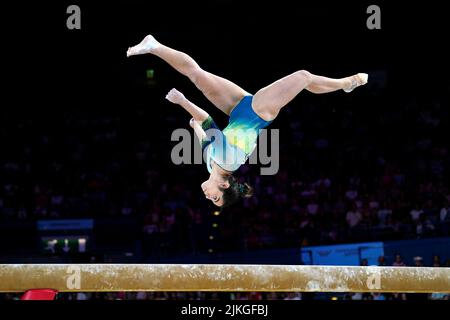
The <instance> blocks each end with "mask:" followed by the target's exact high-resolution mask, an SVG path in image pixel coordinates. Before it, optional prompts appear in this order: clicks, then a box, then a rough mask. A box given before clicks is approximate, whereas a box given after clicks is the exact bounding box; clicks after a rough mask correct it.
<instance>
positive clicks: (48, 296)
mask: <svg viewBox="0 0 450 320" xmlns="http://www.w3.org/2000/svg"><path fill="white" fill-rule="evenodd" d="M57 293H58V290H53V289H32V290H27V291H25V293H24V294H23V296H22V297H21V298H20V300H55V297H56V294H57Z"/></svg>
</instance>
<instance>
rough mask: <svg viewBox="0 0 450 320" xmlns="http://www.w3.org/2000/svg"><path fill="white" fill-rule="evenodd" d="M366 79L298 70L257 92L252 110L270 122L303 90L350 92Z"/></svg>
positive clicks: (361, 75)
mask: <svg viewBox="0 0 450 320" xmlns="http://www.w3.org/2000/svg"><path fill="white" fill-rule="evenodd" d="M367 78H368V75H367V74H365V73H358V74H356V75H353V76H350V77H346V78H341V79H332V78H327V77H322V76H317V75H314V74H312V73H310V72H308V71H306V70H300V71H297V72H294V73H292V74H290V75H288V76H286V77H284V78H282V79H280V80H278V81H275V82H274V83H272V84H270V85H269V86H267V87H265V88H263V89H261V90H259V91H258V92H257V93H256V94H255V96H254V98H253V109H254V110H255V112H256V113H257V114H258V115H260V116H261V117H262V118H263V119H264V120H267V121H270V120H273V119H275V118H276V116H277V115H278V113H279V111H280V110H281V108H283V107H284V106H285V105H286V104H288V103H289V102H290V101H291V100H292V99H294V97H295V96H296V95H297V94H299V93H300V92H301V91H302V90H303V89H306V90H308V91H310V92H313V93H317V94H320V93H327V92H333V91H337V90H344V91H346V92H350V91H352V90H353V89H355V88H356V87H358V86H361V85H364V84H366V83H367Z"/></svg>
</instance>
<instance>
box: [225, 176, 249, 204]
mask: <svg viewBox="0 0 450 320" xmlns="http://www.w3.org/2000/svg"><path fill="white" fill-rule="evenodd" d="M228 183H229V184H230V187H229V188H226V189H221V190H222V191H223V196H222V199H223V205H222V206H221V208H222V209H223V208H226V207H229V206H231V205H232V204H234V203H236V202H237V201H238V200H240V199H243V198H250V197H251V196H252V195H253V188H252V187H250V186H249V185H248V184H247V183H238V182H237V180H236V178H235V177H233V176H230V177H229V178H228Z"/></svg>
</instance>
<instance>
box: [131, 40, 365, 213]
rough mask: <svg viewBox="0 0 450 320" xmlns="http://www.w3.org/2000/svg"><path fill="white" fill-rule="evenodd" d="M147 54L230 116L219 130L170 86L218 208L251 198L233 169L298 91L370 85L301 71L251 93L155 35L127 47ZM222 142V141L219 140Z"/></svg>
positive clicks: (360, 77) (134, 52)
mask: <svg viewBox="0 0 450 320" xmlns="http://www.w3.org/2000/svg"><path fill="white" fill-rule="evenodd" d="M149 53H150V54H153V55H155V56H158V57H160V58H161V59H163V60H164V61H166V62H167V63H168V64H169V65H171V66H172V67H173V68H175V69H176V70H177V71H178V72H180V73H181V74H183V75H185V76H187V77H188V78H189V79H190V80H191V81H192V82H193V83H194V84H195V86H196V87H197V88H198V89H199V90H200V91H201V92H202V93H203V94H204V95H205V96H206V98H207V99H208V100H209V101H211V103H212V104H214V105H215V106H216V107H217V108H219V109H220V110H221V111H223V112H224V113H226V114H227V115H228V116H229V123H228V126H227V127H226V128H225V129H224V130H223V131H220V129H219V128H218V127H217V126H216V124H215V123H214V121H213V119H212V118H211V117H210V116H209V114H208V113H207V112H206V111H204V110H203V109H201V108H199V107H198V106H196V105H195V104H193V103H192V102H190V101H189V100H188V99H187V98H185V96H184V95H183V94H182V93H181V92H179V91H178V90H176V89H172V90H171V91H170V92H169V93H168V94H167V96H166V98H167V99H168V100H169V101H170V102H172V103H175V104H179V105H180V106H181V107H183V108H184V109H185V110H186V111H187V112H189V113H190V114H191V116H192V119H191V121H190V122H189V124H190V126H191V127H192V128H193V129H194V131H195V133H196V135H197V137H198V138H199V140H200V142H201V144H202V149H203V150H204V151H205V155H206V167H207V169H208V171H209V173H210V176H209V179H208V180H207V181H205V182H203V183H202V184H201V188H202V190H203V193H204V194H205V196H206V198H207V199H209V200H211V201H212V202H213V203H214V204H215V205H216V206H219V207H226V206H229V205H231V204H232V203H234V202H236V201H237V200H239V199H240V198H244V197H249V196H251V193H252V189H251V187H250V186H249V185H248V184H240V183H238V182H237V180H236V179H235V178H234V177H233V173H234V172H235V171H236V170H237V169H238V168H239V167H240V166H241V165H242V164H244V163H245V162H246V161H247V159H248V157H249V155H250V154H251V153H252V151H253V150H254V148H255V147H256V142H257V138H258V135H259V132H260V130H261V129H263V128H266V127H267V126H268V125H269V124H270V123H271V122H272V121H273V120H274V119H275V118H276V117H277V115H278V113H279V112H280V110H281V109H282V108H283V107H284V106H285V105H287V104H288V103H289V102H290V101H291V100H292V99H293V98H294V97H295V96H296V95H297V94H298V93H300V91H302V90H303V89H306V90H308V91H310V92H313V93H317V94H320V93H327V92H333V91H337V90H341V89H342V90H344V91H345V92H350V91H352V90H353V89H355V88H356V87H358V86H361V85H364V84H366V83H367V79H368V75H367V74H366V73H358V74H355V75H353V76H349V77H345V78H341V79H332V78H327V77H322V76H318V75H314V74H312V73H310V72H308V71H306V70H299V71H297V72H294V73H292V74H290V75H288V76H286V77H284V78H282V79H280V80H278V81H275V82H274V83H272V84H270V85H269V86H267V87H265V88H262V89H260V90H259V91H258V92H256V93H255V94H254V95H253V94H250V93H248V92H247V91H245V90H243V89H242V88H240V87H239V86H237V85H236V84H234V83H232V82H231V81H229V80H227V79H224V78H221V77H219V76H217V75H214V74H212V73H210V72H208V71H205V70H203V69H202V68H201V67H200V66H199V65H198V64H197V63H196V62H195V61H194V60H193V59H192V58H191V57H190V56H188V55H187V54H185V53H183V52H180V51H177V50H174V49H172V48H169V47H168V46H165V45H164V44H162V43H160V42H158V41H157V40H156V39H155V38H154V37H153V36H152V35H148V36H146V37H145V38H144V40H142V42H141V43H139V44H137V45H135V46H133V47H131V48H129V49H128V51H127V56H128V57H129V56H133V55H140V54H149ZM217 131H218V132H219V133H220V135H219V136H217V135H214V138H215V139H212V138H211V133H209V132H217ZM242 132H244V133H245V134H242ZM217 138H219V139H217ZM212 140H214V142H212ZM220 140H222V143H216V141H220ZM230 155H233V156H230Z"/></svg>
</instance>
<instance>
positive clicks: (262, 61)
mask: <svg viewBox="0 0 450 320" xmlns="http://www.w3.org/2000/svg"><path fill="white" fill-rule="evenodd" d="M71 4H77V5H79V6H80V7H81V25H82V26H81V30H68V29H67V27H66V19H67V17H68V15H67V14H66V8H67V6H68V5H71ZM370 4H377V5H379V6H380V7H381V24H382V28H381V30H368V29H367V28H366V19H367V17H368V14H367V13H366V8H367V7H368V5H370ZM446 18H447V14H446V10H445V9H444V7H443V5H441V4H439V3H438V2H437V1H436V2H430V1H428V2H426V3H424V2H419V3H418V2H412V1H401V2H398V1H396V3H395V4H394V3H392V2H380V1H377V2H372V1H370V2H368V1H358V2H356V1H355V2H351V1H339V2H332V1H327V2H322V1H320V2H319V1H273V2H266V3H262V2H240V1H225V0H221V1H209V2H206V3H197V2H192V3H191V2H172V1H165V2H164V1H162V2H161V1H160V2H156V1H114V2H110V1H33V2H18V3H14V4H8V5H5V6H4V7H3V9H2V25H3V27H2V44H3V45H2V47H3V50H2V51H3V53H4V58H3V59H2V65H3V67H2V78H3V84H2V87H3V88H2V89H3V90H2V95H3V102H2V108H0V124H1V130H2V140H1V148H2V151H1V157H2V161H3V162H2V163H6V162H8V161H10V160H16V159H20V158H21V157H22V154H23V149H24V148H25V147H26V146H27V145H32V144H33V143H35V142H36V141H37V139H40V138H42V137H47V138H48V137H50V138H49V139H50V141H51V148H50V149H51V150H50V149H48V148H47V147H39V148H37V149H35V150H34V153H33V159H32V161H33V162H34V164H35V168H38V169H37V170H35V172H34V174H33V176H32V177H26V178H24V179H22V180H20V181H21V182H20V183H19V184H18V185H19V188H22V189H23V190H28V191H26V192H25V193H24V195H23V197H22V198H19V199H16V200H15V201H17V202H16V203H15V204H14V205H15V208H16V209H17V208H18V207H20V206H23V205H25V206H26V207H30V208H32V207H33V203H32V201H33V200H31V199H30V196H29V195H30V190H32V188H33V186H34V183H36V182H39V183H43V184H46V183H47V182H48V181H50V180H51V179H53V178H51V177H50V176H49V174H48V172H47V171H46V170H45V169H42V170H40V169H39V168H46V166H47V165H49V164H51V163H52V161H59V162H62V163H66V161H67V158H68V157H69V156H68V155H70V154H71V153H72V152H74V151H76V150H75V149H73V147H72V145H71V144H67V141H68V140H65V139H63V138H62V137H73V139H81V140H82V139H89V138H91V137H92V136H93V135H94V133H95V131H96V130H102V123H101V119H102V117H104V116H107V117H111V118H113V119H119V120H118V121H119V122H120V125H117V127H116V128H115V129H116V130H118V132H119V139H118V140H119V142H117V143H118V144H117V145H107V144H102V143H99V144H91V145H88V149H87V150H85V151H86V152H84V155H85V158H84V159H83V160H82V161H81V162H73V163H70V164H67V167H68V172H69V173H70V174H71V176H76V175H77V174H78V175H80V176H81V175H82V174H83V172H82V171H83V170H84V169H85V168H88V169H86V170H87V171H89V170H91V171H95V170H100V169H99V168H102V166H104V165H105V163H107V162H108V161H109V160H111V159H112V158H114V159H115V158H117V159H120V161H121V162H122V164H123V165H124V167H126V169H125V171H124V173H123V174H124V175H125V176H126V178H124V179H125V180H133V179H134V180H136V181H138V180H142V179H143V178H142V177H143V176H142V172H144V171H145V169H147V168H150V169H152V168H153V169H154V170H157V171H158V172H159V176H158V179H157V180H154V181H153V182H154V183H153V184H154V185H153V188H155V189H158V188H159V187H160V186H162V184H163V183H164V182H167V183H168V184H169V185H170V184H172V183H173V184H174V185H177V183H179V182H180V181H182V182H183V183H187V185H182V186H181V187H180V186H176V187H175V189H176V188H177V187H179V188H181V189H179V190H178V191H176V190H172V191H173V192H172V193H171V194H170V193H169V195H165V196H166V197H169V198H170V197H173V198H177V197H179V196H180V194H181V197H182V196H183V193H190V196H191V197H192V199H195V198H196V197H197V196H198V200H192V201H193V202H190V203H188V206H194V207H198V208H202V209H201V212H202V214H205V215H206V214H207V213H209V212H211V210H213V209H214V208H212V207H209V206H208V204H207V203H205V202H204V199H201V198H202V195H201V193H200V188H199V184H200V183H201V182H202V181H203V180H205V179H206V177H207V173H206V170H204V168H203V167H201V166H199V165H196V166H192V167H190V168H188V167H187V166H179V167H175V166H173V165H172V164H171V162H170V147H171V144H170V143H169V139H170V134H171V132H172V130H173V129H175V128H179V127H185V128H187V127H188V126H187V122H188V120H189V117H188V116H187V115H186V114H185V113H183V111H182V110H179V109H177V108H175V107H174V106H173V105H171V104H169V103H168V102H167V101H165V100H164V96H165V94H166V93H167V92H168V90H170V89H171V88H172V87H177V88H178V89H180V90H181V91H183V92H184V93H185V94H186V95H187V96H189V97H190V98H191V99H192V100H193V101H194V102H196V103H197V104H199V105H200V106H202V107H204V108H205V109H206V110H207V111H208V112H209V113H210V114H211V115H212V116H213V117H214V119H215V120H216V122H217V123H218V124H220V125H221V126H224V125H226V118H225V117H224V116H223V115H221V114H220V113H219V112H218V111H217V110H215V109H214V108H213V107H212V105H211V104H210V103H209V102H208V101H207V100H206V99H205V98H204V97H203V96H202V95H201V93H200V92H199V91H198V90H197V89H196V88H195V87H194V86H193V85H192V84H191V83H190V82H189V81H188V80H187V79H185V78H184V77H182V76H181V75H179V74H178V73H177V72H175V71H174V70H173V69H171V68H170V67H169V66H168V65H166V64H165V63H164V62H162V61H161V60H159V59H157V58H156V57H152V56H139V57H132V58H127V57H126V50H127V48H128V47H129V46H131V45H134V44H136V43H138V42H140V41H141V39H142V38H143V37H144V36H145V35H146V34H148V33H152V34H154V35H155V36H156V37H157V39H159V40H160V41H161V42H164V43H166V44H167V45H169V46H173V47H175V48H177V49H179V50H182V51H185V52H187V53H188V54H190V55H191V56H193V57H194V58H195V59H196V60H197V61H198V62H199V64H200V65H201V66H202V67H203V68H204V69H206V70H208V71H210V72H213V73H216V74H218V75H221V76H223V77H225V78H228V79H230V80H232V81H234V82H235V83H237V84H238V85H240V86H241V87H243V88H244V89H246V90H248V91H249V92H252V93H255V92H256V91H257V90H258V89H260V88H261V87H263V86H266V85H268V84H270V83H271V82H273V81H275V80H277V79H279V78H281V77H283V76H285V75H287V74H289V73H291V72H294V71H296V70H299V69H307V70H309V71H311V72H313V73H316V74H321V75H325V76H330V77H343V76H347V75H350V74H354V73H357V72H368V73H369V75H370V78H369V79H370V82H369V84H368V85H367V90H365V91H364V90H356V91H355V92H354V93H352V94H351V95H344V94H342V93H341V92H340V93H332V94H329V95H320V96H316V95H312V94H310V93H307V92H305V93H302V94H301V95H300V96H299V97H297V98H296V99H294V101H293V102H292V105H291V106H290V107H289V110H290V111H289V112H287V111H286V112H284V113H281V114H280V116H279V118H278V119H277V120H276V121H275V122H274V124H273V127H274V128H280V129H282V131H281V139H282V140H283V139H284V138H285V139H286V140H285V146H284V149H282V152H283V154H284V158H283V157H282V159H281V164H280V166H281V167H282V168H284V170H287V171H286V172H284V175H280V176H287V177H288V178H287V181H289V180H291V181H293V179H295V178H296V177H297V175H299V174H309V172H308V171H311V172H310V175H311V176H313V177H318V176H320V175H321V174H325V175H326V174H328V173H330V172H333V170H334V169H333V167H335V164H336V163H337V162H338V161H342V159H340V160H339V159H335V157H336V158H337V157H338V156H337V154H336V153H331V154H328V155H327V158H326V160H327V161H323V162H321V163H323V165H321V166H322V167H321V168H322V170H323V172H322V173H321V172H318V171H314V169H313V168H312V167H310V166H309V165H308V164H307V165H303V166H302V165H300V164H299V163H300V162H301V161H303V159H308V154H307V153H304V152H303V150H302V149H301V148H300V149H296V148H293V147H290V143H291V142H292V141H291V140H289V139H288V138H286V136H288V135H289V134H288V132H289V126H290V123H291V120H292V119H301V121H304V122H305V123H307V122H308V121H309V120H308V114H309V113H308V112H309V111H308V112H307V111H304V109H302V106H303V105H309V106H310V104H311V103H313V104H315V105H316V106H318V108H320V110H321V111H320V112H323V113H324V118H323V119H325V120H324V121H325V122H324V124H322V127H320V128H319V133H317V135H326V136H328V137H335V138H336V139H337V140H336V141H337V142H336V145H337V149H342V148H344V147H343V145H344V144H343V143H342V141H344V140H345V139H352V137H353V136H352V135H351V134H348V133H347V132H345V131H340V130H339V129H338V128H337V127H336V126H335V124H336V123H337V122H339V121H340V120H342V119H343V117H345V116H346V115H348V114H351V117H352V123H353V124H355V126H356V127H357V129H358V130H360V132H364V138H361V141H359V143H361V145H365V144H371V143H372V144H374V145H377V146H382V147H381V151H380V153H382V154H383V155H384V156H385V157H386V158H388V159H390V160H392V162H394V163H395V162H399V163H400V164H399V165H400V167H401V166H402V165H403V163H408V158H402V157H403V156H402V153H401V152H400V151H399V150H400V149H399V147H400V146H402V144H403V143H405V144H406V141H408V139H409V138H410V137H411V132H413V131H414V132H416V133H417V132H419V135H420V133H424V131H423V130H422V128H417V126H416V122H414V121H413V119H409V118H408V117H407V116H408V109H406V110H403V111H402V112H403V113H402V112H400V113H396V110H397V109H398V108H399V106H400V105H404V104H408V103H412V105H414V106H416V107H415V109H414V111H417V110H418V111H417V112H419V111H421V110H422V109H423V110H426V109H427V108H432V105H435V104H440V105H441V106H442V105H443V106H444V107H442V108H441V109H440V110H441V111H442V114H444V115H445V114H447V115H448V112H447V113H446V110H447V109H446V108H445V106H448V93H449V83H450V82H449V80H448V76H447V71H448V66H449V63H448V56H449V49H448V47H447V43H446V42H447V41H446V39H447V38H448V29H449V28H448V23H447V22H446V21H447V19H446ZM147 69H154V70H155V81H156V82H155V85H153V86H149V85H148V82H147V80H146V70H147ZM355 106H357V107H355ZM306 109H307V108H305V110H306ZM307 110H309V109H307ZM390 112H393V113H394V116H393V117H391V118H389V117H387V118H386V119H388V120H386V121H385V120H384V118H383V117H384V116H385V115H386V114H389V113H390ZM320 117H321V116H320V115H316V116H315V118H311V119H312V121H315V120H317V119H319V118H320ZM97 118H98V119H100V120H99V122H97V124H96V122H95V121H94V120H93V121H94V124H93V125H92V126H88V127H87V129H86V128H85V127H83V126H76V125H74V126H70V125H67V123H69V122H70V121H69V122H68V119H69V120H70V119H97ZM441 121H442V123H441V125H440V128H439V130H435V131H433V132H432V133H430V134H431V136H432V139H433V141H434V142H435V143H436V144H437V145H440V146H448V141H447V140H448V136H449V135H448V133H449V129H448V128H449V126H448V124H449V122H448V118H445V117H444V118H442V119H441ZM380 123H383V126H382V127H380ZM28 124H30V125H29V126H28ZM24 128H25V129H24ZM361 128H362V129H361ZM307 130H308V129H307ZM361 130H362V131H361ZM311 132H312V131H311ZM424 134H425V135H426V136H430V134H429V133H428V132H425V133H424ZM47 138H45V139H47ZM341 138H342V139H344V140H342V141H341V140H339V139H341ZM69 140H70V139H69ZM144 140H145V141H147V142H150V156H149V157H150V158H151V160H149V161H148V162H146V163H144V164H143V167H142V168H141V167H139V169H143V170H144V171H142V170H141V171H139V170H138V169H137V168H136V167H135V165H134V164H133V162H132V160H133V159H134V156H135V155H134V152H135V148H136V147H137V146H139V143H140V142H141V141H144ZM357 140H358V139H356V140H355V141H357ZM46 148H47V149H46ZM356 153H358V151H356ZM286 157H287V158H288V159H286ZM55 159H56V160H55ZM305 161H306V160H305ZM309 161H310V162H311V163H314V159H312V160H311V159H309ZM402 161H403V162H402ZM127 164H128V165H127ZM366 164H367V167H364V166H365V165H366ZM67 167H66V169H67ZM353 167H354V164H353V163H352V162H347V164H346V168H347V169H348V171H343V172H342V175H343V176H344V177H345V175H346V174H347V173H350V172H351V171H352V168H353ZM299 168H302V169H303V172H298V171H300V170H299ZM361 168H362V169H361ZM355 170H356V171H358V172H359V173H360V174H361V175H362V176H364V174H366V173H370V172H372V167H371V163H362V162H359V167H358V169H355ZM319 171H320V170H319ZM255 172H256V171H255ZM305 172H306V173H305ZM446 178H448V173H447V175H446V176H445V177H444V178H443V179H444V180H445V179H446ZM1 179H2V180H3V181H6V180H7V179H9V178H8V177H7V176H6V174H5V173H2V176H1ZM262 179H263V180H264V181H266V183H268V184H270V183H271V182H270V181H272V180H270V179H272V177H264V178H262ZM273 179H276V178H273ZM125 180H120V179H119V180H118V181H116V182H115V183H114V192H113V193H112V195H111V199H112V200H111V201H112V202H114V201H115V200H117V201H119V202H120V201H122V199H126V198H127V194H129V193H130V192H131V191H130V189H127V188H128V187H127V186H128V184H127V182H126V181H125ZM413 180H414V179H413ZM416 182H417V181H416ZM416 182H413V184H414V183H416ZM441 182H442V181H441ZM417 183H418V182H417ZM69 185H72V182H70V181H69ZM74 188H75V189H76V186H75V187H74ZM80 188H81V187H80ZM161 188H162V187H161ZM183 188H184V189H183ZM80 190H82V188H81V189H80ZM27 192H28V193H27ZM80 192H81V191H80ZM152 197H155V196H153V195H152ZM156 197H158V196H156ZM261 198H264V197H263V196H261ZM410 200H413V199H412V198H411V199H410ZM123 201H124V202H126V200H123ZM190 201H191V200H190ZM29 210H30V211H32V210H33V209H29ZM102 210H103V209H102ZM236 210H238V209H236ZM258 210H259V209H258ZM104 214H105V213H104V211H101V212H100V211H96V210H95V207H94V208H91V211H89V212H87V213H85V214H84V217H94V218H95V217H98V216H102V215H104ZM69 216H70V214H69ZM75 216H76V215H75ZM28 218H29V219H28V220H27V221H28V223H29V224H28V226H29V228H28V229H26V230H27V231H23V233H21V232H20V231H17V229H14V228H12V227H11V224H4V226H6V227H5V230H9V231H4V233H3V235H5V238H6V239H7V238H8V237H9V236H11V234H15V235H17V234H21V235H23V234H26V235H30V237H34V236H35V234H34V233H33V232H34V231H32V230H34V229H33V228H34V227H32V226H33V223H34V220H35V219H37V218H36V217H34V216H33V215H32V214H29V215H28ZM280 220H283V218H281V219H280ZM239 221H240V220H236V221H232V222H230V225H231V226H230V228H231V229H236V228H239V226H241V225H240V222H239ZM8 223H11V222H8ZM23 225H25V222H24V223H23ZM116 225H119V227H118V229H114V227H113V226H112V225H106V226H105V227H104V229H105V230H108V229H109V230H110V231H109V233H108V232H107V233H106V234H107V236H105V237H109V240H108V241H109V242H108V243H110V244H115V245H119V244H121V241H124V242H125V240H124V238H126V237H125V236H124V237H114V235H115V232H116V231H119V229H120V222H116ZM138 225H139V223H138ZM15 226H16V227H17V226H19V227H20V226H21V223H17V224H15ZM134 228H140V227H139V226H137V227H136V226H133V227H130V230H132V231H130V233H131V234H132V233H133V232H134V231H133V230H139V229H134ZM112 230H114V231H112ZM122 231H123V230H122ZM8 232H9V233H8ZM204 232H205V234H207V233H208V232H209V231H204ZM244 233H245V232H244ZM130 239H132V238H130ZM22 240H23V239H22ZM372 240H377V239H376V237H375V238H373V239H372ZM129 241H130V242H132V240H129ZM173 241H174V242H178V243H180V242H182V241H181V240H177V239H176V238H174V240H173ZM30 243H32V242H30V241H29V239H28V238H26V240H23V242H20V241H19V242H17V243H16V244H17V246H18V247H19V248H22V249H23V248H28V249H29V248H34V244H33V245H31V244H30ZM291 244H292V243H291ZM221 246H224V247H227V246H228V244H227V245H224V244H222V245H220V246H219V247H221ZM230 247H232V248H236V247H239V246H238V245H230ZM206 248H207V247H203V248H202V250H206ZM14 250H17V248H15V249H13V251H14Z"/></svg>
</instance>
